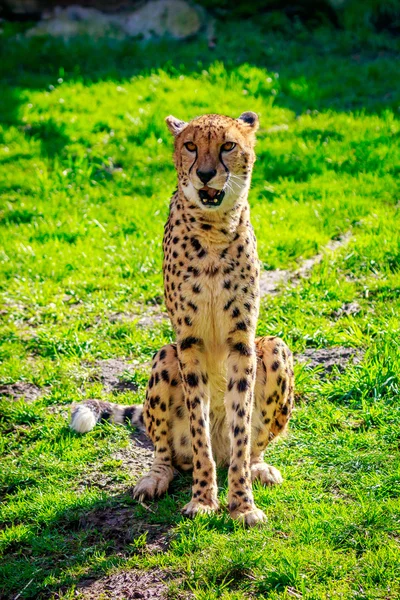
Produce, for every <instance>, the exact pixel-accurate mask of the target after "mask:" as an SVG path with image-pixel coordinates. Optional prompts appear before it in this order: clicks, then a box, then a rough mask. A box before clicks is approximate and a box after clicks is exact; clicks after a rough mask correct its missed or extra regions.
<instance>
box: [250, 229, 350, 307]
mask: <svg viewBox="0 0 400 600" xmlns="http://www.w3.org/2000/svg"><path fill="white" fill-rule="evenodd" d="M350 238H351V234H350V233H346V234H344V235H343V236H342V237H341V238H339V239H338V240H331V241H330V242H329V243H328V244H327V245H326V246H325V247H324V248H323V250H322V252H320V253H318V254H316V255H315V256H312V257H311V258H307V259H306V260H304V261H303V262H302V263H301V265H300V267H299V268H298V269H296V270H295V271H289V270H283V269H275V270H274V271H264V272H263V273H261V277H260V295H261V297H262V296H266V295H268V294H270V295H275V294H278V293H279V291H280V287H281V286H282V285H290V286H291V287H295V286H296V285H298V284H299V283H300V280H301V279H304V278H306V277H309V276H310V274H311V271H312V269H313V268H314V267H315V265H317V264H319V263H320V262H321V261H322V259H323V258H324V255H325V253H326V252H327V251H329V252H334V251H335V250H337V249H338V248H341V247H342V246H345V245H346V244H348V242H349V241H350Z"/></svg>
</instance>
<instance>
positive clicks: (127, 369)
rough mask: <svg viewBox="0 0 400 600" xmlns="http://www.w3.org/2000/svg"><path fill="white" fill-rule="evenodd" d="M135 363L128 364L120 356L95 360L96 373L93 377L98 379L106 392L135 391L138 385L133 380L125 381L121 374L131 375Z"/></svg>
mask: <svg viewBox="0 0 400 600" xmlns="http://www.w3.org/2000/svg"><path fill="white" fill-rule="evenodd" d="M135 367H137V365H132V364H129V363H128V362H126V361H124V360H122V359H120V358H107V359H106V360H98V361H96V362H95V368H96V371H97V373H96V374H95V375H94V376H93V379H95V380H96V379H97V380H100V381H101V383H102V384H103V387H104V390H105V391H106V392H116V393H118V392H129V391H131V392H137V390H138V386H137V385H136V383H134V382H133V381H125V380H124V379H123V378H122V375H124V374H129V375H133V373H134V369H135Z"/></svg>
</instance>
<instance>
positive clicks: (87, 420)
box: [70, 404, 96, 433]
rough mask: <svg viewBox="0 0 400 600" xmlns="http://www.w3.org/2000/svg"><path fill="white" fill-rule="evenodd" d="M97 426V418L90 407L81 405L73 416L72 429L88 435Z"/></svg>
mask: <svg viewBox="0 0 400 600" xmlns="http://www.w3.org/2000/svg"><path fill="white" fill-rule="evenodd" d="M95 425H96V417H95V415H94V414H93V412H92V411H91V410H90V408H89V407H88V406H85V405H84V404H81V405H79V406H77V407H76V408H75V409H74V410H73V411H72V415H71V423H70V427H71V429H74V431H77V432H78V433H86V432H88V431H90V430H91V429H93V427H94V426H95Z"/></svg>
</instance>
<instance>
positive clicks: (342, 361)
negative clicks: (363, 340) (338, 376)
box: [296, 346, 363, 375]
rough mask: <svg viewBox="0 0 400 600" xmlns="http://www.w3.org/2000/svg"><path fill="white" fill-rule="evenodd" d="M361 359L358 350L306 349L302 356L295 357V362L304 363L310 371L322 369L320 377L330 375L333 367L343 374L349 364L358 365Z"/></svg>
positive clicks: (337, 348)
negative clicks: (317, 368)
mask: <svg viewBox="0 0 400 600" xmlns="http://www.w3.org/2000/svg"><path fill="white" fill-rule="evenodd" d="M362 358H363V352H362V351H361V350H360V349H359V348H343V347H342V346H334V347H332V348H320V349H318V350H317V349H315V348H307V350H305V351H304V352H303V353H302V354H297V355H296V361H297V362H300V363H306V364H307V366H308V367H309V368H311V369H315V368H316V367H322V371H321V375H325V374H326V373H330V372H331V371H332V370H333V368H334V367H336V368H337V369H338V370H339V371H340V372H343V371H344V370H345V368H346V367H347V365H348V364H349V363H351V364H358V363H360V362H361V360H362Z"/></svg>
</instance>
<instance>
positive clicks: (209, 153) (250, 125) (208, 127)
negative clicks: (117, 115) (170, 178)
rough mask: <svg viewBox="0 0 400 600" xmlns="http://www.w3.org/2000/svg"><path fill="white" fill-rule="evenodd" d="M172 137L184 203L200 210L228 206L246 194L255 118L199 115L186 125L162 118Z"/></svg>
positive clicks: (249, 174) (251, 165) (243, 115)
mask: <svg viewBox="0 0 400 600" xmlns="http://www.w3.org/2000/svg"><path fill="white" fill-rule="evenodd" d="M166 122H167V125H168V129H169V130H170V131H171V133H172V134H173V135H174V137H175V154H174V158H175V166H176V170H177V172H178V180H179V185H180V186H181V188H182V190H183V193H184V195H185V197H186V198H187V200H189V201H191V202H195V203H196V204H197V205H198V206H200V207H201V208H202V209H208V210H210V209H211V210H218V208H219V207H220V206H221V205H222V203H223V206H224V207H227V206H232V205H234V204H235V202H236V201H237V200H238V199H239V198H240V197H243V196H244V195H245V194H247V191H248V189H249V186H250V179H251V172H252V170H253V163H254V160H255V154H254V144H255V132H256V131H257V129H258V117H257V115H256V114H255V113H253V112H245V113H243V114H241V115H240V117H239V118H238V119H232V118H231V117H224V116H222V115H203V116H202V117H198V118H197V119H193V121H190V122H189V123H186V122H185V121H180V120H179V119H176V118H175V117H172V116H169V117H167V118H166Z"/></svg>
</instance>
